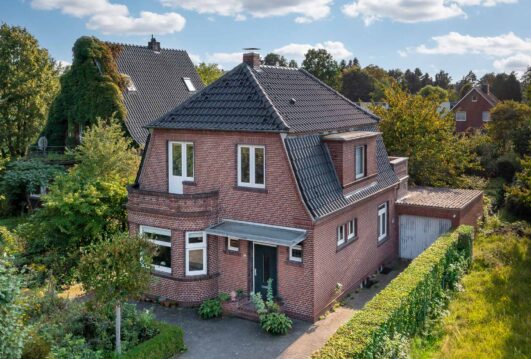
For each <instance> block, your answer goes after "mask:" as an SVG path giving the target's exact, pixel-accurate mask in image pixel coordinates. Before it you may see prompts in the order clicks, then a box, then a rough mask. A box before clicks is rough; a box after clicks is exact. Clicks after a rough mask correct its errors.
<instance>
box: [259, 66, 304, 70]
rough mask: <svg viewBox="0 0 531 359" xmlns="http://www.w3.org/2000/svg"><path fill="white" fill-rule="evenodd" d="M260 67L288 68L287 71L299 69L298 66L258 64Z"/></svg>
mask: <svg viewBox="0 0 531 359" xmlns="http://www.w3.org/2000/svg"><path fill="white" fill-rule="evenodd" d="M260 67H265V68H269V69H280V70H289V71H297V70H299V68H298V67H289V66H276V65H260Z"/></svg>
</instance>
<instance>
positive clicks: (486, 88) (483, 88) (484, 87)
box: [481, 83, 490, 95]
mask: <svg viewBox="0 0 531 359" xmlns="http://www.w3.org/2000/svg"><path fill="white" fill-rule="evenodd" d="M481 91H482V92H483V93H486V94H487V95H488V94H489V93H490V86H489V84H486V83H483V84H481Z"/></svg>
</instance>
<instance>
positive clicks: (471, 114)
mask: <svg viewBox="0 0 531 359" xmlns="http://www.w3.org/2000/svg"><path fill="white" fill-rule="evenodd" d="M498 102H499V100H498V99H497V98H496V96H494V94H493V93H491V92H490V88H489V85H481V86H475V87H473V88H472V89H471V90H470V91H468V93H467V94H466V95H465V96H463V98H462V99H461V100H459V101H458V102H457V103H456V104H455V105H454V106H453V107H452V111H453V112H454V113H455V130H456V131H457V132H464V131H467V130H470V129H481V128H483V127H484V125H485V123H487V122H489V121H490V110H491V108H493V107H494V106H496V104H497V103H498Z"/></svg>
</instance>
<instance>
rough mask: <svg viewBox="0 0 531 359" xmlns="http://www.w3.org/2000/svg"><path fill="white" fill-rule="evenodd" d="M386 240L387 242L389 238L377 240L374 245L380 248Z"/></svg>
mask: <svg viewBox="0 0 531 359" xmlns="http://www.w3.org/2000/svg"><path fill="white" fill-rule="evenodd" d="M388 240H389V236H386V237H385V238H384V239H382V240H377V242H378V244H377V245H376V247H380V246H381V245H384V244H385V243H386V242H387V241H388Z"/></svg>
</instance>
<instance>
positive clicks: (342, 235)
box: [337, 224, 345, 246]
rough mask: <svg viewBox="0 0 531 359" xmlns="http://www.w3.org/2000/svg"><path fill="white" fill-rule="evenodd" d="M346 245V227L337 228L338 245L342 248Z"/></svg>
mask: <svg viewBox="0 0 531 359" xmlns="http://www.w3.org/2000/svg"><path fill="white" fill-rule="evenodd" d="M343 243H345V225H344V224H342V225H341V226H339V227H337V245H338V246H340V245H342V244H343Z"/></svg>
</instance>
